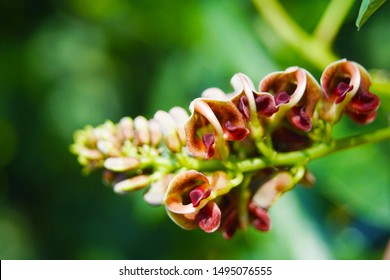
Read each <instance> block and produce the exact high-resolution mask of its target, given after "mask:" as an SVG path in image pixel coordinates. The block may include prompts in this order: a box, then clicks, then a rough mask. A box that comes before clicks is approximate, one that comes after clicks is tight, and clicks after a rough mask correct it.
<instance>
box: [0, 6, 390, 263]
mask: <svg viewBox="0 0 390 280" xmlns="http://www.w3.org/2000/svg"><path fill="white" fill-rule="evenodd" d="M359 2H360V1H356V2H355V4H354V6H353V8H352V10H351V12H350V13H349V14H348V17H347V20H346V21H345V24H344V25H343V26H342V28H341V30H340V32H339V34H338V36H337V38H336V41H335V44H334V50H335V53H336V54H337V55H338V56H339V57H346V58H348V59H351V60H355V61H357V62H359V63H361V64H362V65H364V66H365V67H366V68H367V69H374V68H380V69H384V70H386V71H390V54H389V50H390V32H389V27H390V19H389V16H388V15H389V13H390V5H389V4H388V3H386V4H385V5H384V6H383V7H382V8H381V9H379V11H378V12H377V13H376V14H375V15H374V16H373V17H372V18H371V19H369V21H368V22H367V23H366V25H365V26H364V27H363V28H362V30H361V31H359V32H358V31H357V29H356V27H355V25H354V24H355V20H356V17H357V14H358V10H359V4H360V3H359ZM282 3H283V4H284V5H285V7H286V8H287V10H288V11H289V12H290V14H291V15H292V16H293V18H294V19H295V20H296V21H297V22H298V23H300V24H301V25H302V27H303V28H304V29H305V30H307V31H309V32H310V31H312V30H313V28H314V27H315V25H316V23H317V21H318V19H319V18H320V16H321V14H322V13H323V11H324V9H325V7H326V6H327V3H328V1H324V0H321V1H282ZM291 65H300V66H303V67H305V68H307V69H308V70H309V71H311V72H312V73H313V75H314V76H315V77H316V78H317V79H318V78H319V77H320V75H321V71H320V70H318V69H316V68H314V67H313V66H312V65H310V63H308V62H306V61H305V60H304V59H303V58H302V56H301V55H300V54H299V53H297V52H296V51H294V50H292V49H290V48H289V46H288V45H286V44H285V43H284V42H283V41H281V40H280V38H278V37H277V35H275V32H274V31H273V30H271V29H270V28H269V26H268V25H267V23H266V22H264V20H263V19H262V17H261V16H260V15H259V14H258V13H257V11H256V9H255V7H254V5H253V4H252V3H251V1H249V0H248V1H244V0H242V1H223V0H220V1H206V0H203V1H201V0H200V1H193V0H189V1H180V0H168V1H152V0H145V1H130V0H100V1H92V0H56V1H49V0H35V1H29V0H13V1H1V2H0V135H1V136H0V258H1V259H380V258H382V256H383V251H384V248H385V246H386V244H387V242H388V240H389V237H390V172H389V170H390V168H389V167H390V146H389V141H387V142H382V143H378V144H375V145H367V146H364V147H359V148H356V149H353V150H350V151H345V152H340V153H339V154H335V155H332V156H329V157H327V158H324V159H320V160H317V161H315V162H313V163H311V164H310V167H311V170H312V172H313V173H314V174H315V176H316V177H317V184H316V185H315V187H314V188H312V189H308V188H304V187H300V186H298V187H297V188H296V189H295V190H293V191H292V192H290V193H288V194H286V195H285V196H284V197H283V198H282V199H281V200H280V201H279V202H278V203H277V204H276V205H275V206H274V208H273V209H272V210H271V212H270V214H271V217H272V219H273V228H272V230H271V232H269V233H260V232H257V231H255V230H253V229H249V230H248V231H246V232H244V233H243V232H239V233H237V235H236V236H235V237H234V238H233V239H232V240H230V241H225V240H223V238H222V236H221V235H220V234H219V233H215V234H205V233H203V232H201V231H199V230H195V231H184V230H182V229H180V228H179V227H177V226H176V225H175V224H174V223H173V222H171V221H170V220H169V218H168V217H167V215H166V213H165V210H164V208H163V207H161V208H154V207H151V206H149V205H147V204H146V203H145V202H144V201H143V200H142V192H137V193H133V194H129V195H123V196H120V195H117V194H115V193H114V192H113V191H112V189H110V188H109V187H107V186H105V185H103V183H102V181H101V174H100V173H99V172H96V173H94V174H92V175H90V176H88V177H84V176H83V175H82V174H81V167H80V166H79V165H78V163H77V161H76V158H75V157H74V156H73V155H72V154H70V152H69V146H70V144H71V143H72V134H73V131H74V130H76V129H79V128H82V127H84V126H85V125H86V124H92V125H98V124H100V123H102V122H104V121H105V120H106V119H111V120H113V121H115V122H116V121H118V120H119V119H120V118H121V117H122V116H125V115H130V116H132V117H135V116H137V115H140V114H142V115H145V116H146V117H152V116H153V114H154V112H155V111H156V110H158V109H163V110H168V109H169V108H170V107H173V106H176V105H179V106H183V107H184V108H188V104H189V102H190V101H191V100H192V99H193V98H195V97H197V96H199V95H200V93H201V92H202V91H203V90H204V89H206V88H208V87H214V86H216V87H220V88H222V89H224V90H226V91H230V85H229V80H230V78H231V77H232V75H233V74H234V73H236V72H243V73H246V74H247V75H249V76H250V77H251V78H252V79H253V81H254V82H255V83H256V84H257V83H258V82H259V81H260V80H261V79H262V77H263V76H264V75H266V74H268V73H269V72H271V71H274V70H281V69H284V68H286V67H288V66H291ZM389 93H390V92H389ZM381 98H382V96H381ZM382 100H383V102H382V107H381V108H380V111H379V114H378V118H377V120H376V121H375V122H374V123H373V124H371V125H369V126H367V127H360V126H356V125H354V124H353V123H352V122H350V121H349V120H347V119H343V120H342V122H341V123H340V124H339V125H338V126H337V129H336V135H337V136H340V137H341V136H344V135H351V134H354V133H358V132H364V131H371V130H374V129H376V128H380V127H385V126H388V125H389V120H388V116H389V112H390V106H389V103H390V102H389V98H388V97H387V99H386V96H383V98H382Z"/></svg>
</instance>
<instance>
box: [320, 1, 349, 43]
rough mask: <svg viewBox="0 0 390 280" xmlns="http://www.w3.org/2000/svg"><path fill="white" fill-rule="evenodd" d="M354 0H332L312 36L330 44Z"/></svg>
mask: <svg viewBox="0 0 390 280" xmlns="http://www.w3.org/2000/svg"><path fill="white" fill-rule="evenodd" d="M354 2H355V0H344V1H340V0H332V1H331V2H330V3H329V5H328V7H327V8H326V10H325V12H324V14H323V15H322V17H321V19H320V21H319V23H318V24H317V27H316V29H315V30H314V32H313V35H314V37H315V38H316V39H317V40H319V41H321V42H322V43H323V44H326V45H331V44H332V42H333V41H334V39H335V37H336V35H337V33H338V31H339V30H340V27H341V25H342V24H343V22H344V21H345V18H346V16H347V15H348V13H349V11H350V10H351V8H352V6H353V4H354Z"/></svg>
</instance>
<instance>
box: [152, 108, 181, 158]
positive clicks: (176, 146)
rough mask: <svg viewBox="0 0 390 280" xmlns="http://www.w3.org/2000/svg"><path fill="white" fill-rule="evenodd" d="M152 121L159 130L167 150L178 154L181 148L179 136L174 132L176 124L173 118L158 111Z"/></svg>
mask: <svg viewBox="0 0 390 280" xmlns="http://www.w3.org/2000/svg"><path fill="white" fill-rule="evenodd" d="M154 119H155V120H156V122H157V123H158V124H159V126H160V128H161V131H162V134H163V137H164V142H165V145H166V146H167V147H168V149H169V150H170V151H171V152H173V153H177V152H179V151H180V150H181V148H182V144H181V142H180V139H179V135H178V134H177V132H176V123H175V120H174V119H173V117H172V116H171V115H170V114H168V113H167V112H165V111H161V110H160V111H157V112H156V114H154Z"/></svg>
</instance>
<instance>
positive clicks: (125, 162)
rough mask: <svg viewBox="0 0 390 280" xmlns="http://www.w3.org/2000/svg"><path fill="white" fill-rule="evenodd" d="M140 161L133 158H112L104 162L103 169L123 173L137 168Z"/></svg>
mask: <svg viewBox="0 0 390 280" xmlns="http://www.w3.org/2000/svg"><path fill="white" fill-rule="evenodd" d="M139 164H140V161H139V159H137V158H133V157H113V158H108V159H106V160H105V161H104V167H105V168H106V169H109V170H112V171H116V172H123V171H128V170H132V169H135V168H137V167H138V166H139Z"/></svg>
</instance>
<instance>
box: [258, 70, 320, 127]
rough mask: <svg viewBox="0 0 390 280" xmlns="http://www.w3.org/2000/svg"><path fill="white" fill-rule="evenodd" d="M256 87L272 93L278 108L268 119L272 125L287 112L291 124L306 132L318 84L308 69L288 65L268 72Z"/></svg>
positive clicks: (309, 123) (316, 96)
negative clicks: (283, 68)
mask: <svg viewBox="0 0 390 280" xmlns="http://www.w3.org/2000/svg"><path fill="white" fill-rule="evenodd" d="M259 90H260V91H261V92H269V93H270V94H272V96H273V97H274V99H275V104H276V105H277V107H278V112H277V113H276V114H275V115H274V116H272V117H271V119H270V122H271V123H272V126H276V124H277V123H279V122H280V121H281V119H282V118H283V117H284V116H286V117H287V119H288V120H289V122H290V124H291V125H292V126H293V127H294V128H296V129H298V130H300V131H305V132H307V131H309V130H311V128H312V117H313V115H314V110H315V107H316V105H317V102H318V100H319V99H320V96H321V88H320V86H319V84H318V83H317V81H316V80H315V79H314V77H313V76H312V75H311V74H310V73H309V72H308V71H306V70H305V69H302V68H299V67H289V68H287V69H286V70H285V71H279V72H274V73H271V74H269V75H267V76H266V77H265V78H264V79H263V80H262V81H261V82H260V85H259Z"/></svg>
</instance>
